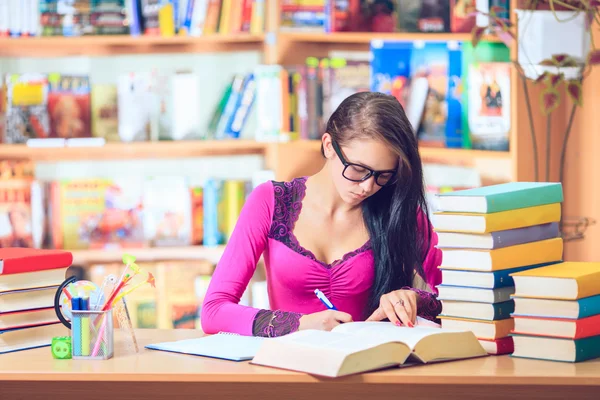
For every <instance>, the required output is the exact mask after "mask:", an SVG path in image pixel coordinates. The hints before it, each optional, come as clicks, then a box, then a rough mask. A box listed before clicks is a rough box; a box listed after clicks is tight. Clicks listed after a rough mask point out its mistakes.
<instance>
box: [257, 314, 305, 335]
mask: <svg viewBox="0 0 600 400" xmlns="http://www.w3.org/2000/svg"><path fill="white" fill-rule="evenodd" d="M301 317H302V314H300V313H295V312H287V311H281V310H275V311H271V310H260V311H259V312H258V314H257V315H256V317H255V318H254V324H253V326H252V333H253V335H254V336H261V337H277V336H283V335H287V334H288V333H292V332H295V331H297V330H298V329H299V326H300V318H301Z"/></svg>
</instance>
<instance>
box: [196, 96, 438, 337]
mask: <svg viewBox="0 0 600 400" xmlns="http://www.w3.org/2000/svg"><path fill="white" fill-rule="evenodd" d="M322 153H323V155H324V157H325V158H326V163H325V166H324V167H323V169H322V170H321V171H320V172H318V173H317V174H315V175H313V176H310V177H308V178H306V177H303V178H298V179H294V180H292V181H291V182H267V183H263V184H261V185H260V186H258V187H256V188H255V189H254V191H253V192H252V193H251V194H250V195H249V196H248V199H247V201H246V204H245V205H244V208H243V210H242V212H241V215H240V217H239V220H238V222H237V225H236V227H235V229H234V232H233V234H232V236H231V238H230V240H229V242H228V244H227V246H226V248H225V251H224V254H223V256H222V257H221V260H220V261H219V263H218V266H217V268H216V269H215V272H214V275H213V278H212V280H211V283H210V285H209V288H208V292H207V294H206V297H205V299H204V304H203V306H202V313H201V322H202V328H203V330H204V332H205V333H209V334H211V333H217V332H219V331H226V332H232V333H238V334H241V335H248V336H250V335H254V336H267V337H274V336H280V335H284V334H288V333H290V332H293V331H296V330H301V329H324V330H331V329H332V328H334V327H335V326H336V325H338V324H339V323H343V322H350V321H361V320H369V321H380V320H384V319H389V321H391V322H393V323H395V324H396V325H399V326H400V325H404V326H409V327H412V326H414V324H415V321H416V317H417V315H418V316H421V317H424V318H427V319H430V320H434V319H435V318H436V317H437V315H438V314H439V312H440V310H441V305H440V302H439V301H438V300H437V299H436V294H437V289H436V288H435V287H436V285H438V284H439V283H440V282H441V273H440V272H439V270H438V269H437V267H438V266H439V265H440V264H441V251H440V250H438V249H436V248H435V247H434V245H435V244H437V236H436V235H435V233H434V232H433V231H432V229H431V225H430V223H429V219H428V218H427V206H426V203H425V195H424V189H423V176H422V165H421V159H420V156H419V152H418V148H417V140H416V138H415V135H414V133H413V131H412V128H411V126H410V123H409V121H408V119H407V117H406V115H405V113H404V110H403V109H402V106H401V105H400V103H399V102H398V101H397V100H396V99H395V98H394V97H393V96H388V95H384V94H381V93H372V92H362V93H357V94H354V95H352V96H350V97H348V98H347V99H346V100H344V101H343V102H342V103H341V104H340V106H339V107H338V109H337V110H336V111H335V112H334V113H333V115H332V116H331V118H330V119H329V121H328V123H327V130H326V133H325V134H324V135H323V137H322ZM261 255H264V262H265V268H266V274H267V283H268V291H269V301H270V306H271V310H260V309H256V308H252V307H246V306H242V305H239V304H238V303H239V301H240V298H241V296H242V295H243V293H244V291H245V290H246V287H247V285H248V281H249V280H250V278H251V277H252V275H253V273H254V271H255V269H256V265H257V262H258V261H259V258H260V256H261ZM419 282H420V283H422V284H423V285H421V286H423V287H424V289H425V290H421V289H419V288H417V287H416V286H419V285H418V283H419ZM315 289H319V290H321V291H322V292H323V293H324V294H325V295H326V296H327V298H328V299H329V300H330V301H331V303H333V305H334V306H335V308H336V310H328V309H327V308H326V307H325V306H324V305H323V303H322V302H321V301H320V300H319V298H317V296H316V295H315V293H314V291H315Z"/></svg>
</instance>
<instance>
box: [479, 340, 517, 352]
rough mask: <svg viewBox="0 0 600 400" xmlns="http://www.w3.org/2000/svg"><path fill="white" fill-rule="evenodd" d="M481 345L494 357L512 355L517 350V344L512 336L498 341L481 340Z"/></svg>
mask: <svg viewBox="0 0 600 400" xmlns="http://www.w3.org/2000/svg"><path fill="white" fill-rule="evenodd" d="M479 343H480V344H481V346H482V347H483V348H484V349H485V351H487V352H488V354H493V355H497V356H500V355H503V354H512V352H513V351H514V350H515V344H514V342H513V338H512V336H506V337H503V338H500V339H496V340H488V339H479Z"/></svg>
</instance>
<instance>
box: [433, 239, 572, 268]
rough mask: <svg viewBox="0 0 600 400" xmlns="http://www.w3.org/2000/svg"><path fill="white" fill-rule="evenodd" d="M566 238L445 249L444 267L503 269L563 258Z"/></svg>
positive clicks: (443, 256)
mask: <svg viewBox="0 0 600 400" xmlns="http://www.w3.org/2000/svg"><path fill="white" fill-rule="evenodd" d="M562 256H563V240H562V238H553V239H547V240H540V241H537V242H531V243H524V244H519V245H516V246H509V247H503V248H500V249H495V250H476V249H442V265H441V266H440V268H442V269H455V270H468V271H502V270H505V269H510V268H517V267H524V266H526V265H536V264H547V263H551V262H557V261H562Z"/></svg>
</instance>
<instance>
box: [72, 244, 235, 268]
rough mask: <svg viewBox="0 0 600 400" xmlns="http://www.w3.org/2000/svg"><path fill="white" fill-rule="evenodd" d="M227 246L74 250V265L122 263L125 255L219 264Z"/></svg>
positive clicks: (153, 259) (146, 258)
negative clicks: (204, 261)
mask: <svg viewBox="0 0 600 400" xmlns="http://www.w3.org/2000/svg"><path fill="white" fill-rule="evenodd" d="M224 249H225V246H217V247H204V246H188V247H151V248H139V249H136V248H131V249H118V250H103V249H101V250H73V251H71V252H72V253H73V265H82V266H85V265H89V264H93V263H113V262H115V263H120V262H121V261H122V258H123V254H131V255H132V256H135V258H136V261H137V262H156V261H175V260H206V261H209V262H211V263H215V264H216V263H217V262H218V261H219V259H220V258H221V255H222V254H223V250H224Z"/></svg>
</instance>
